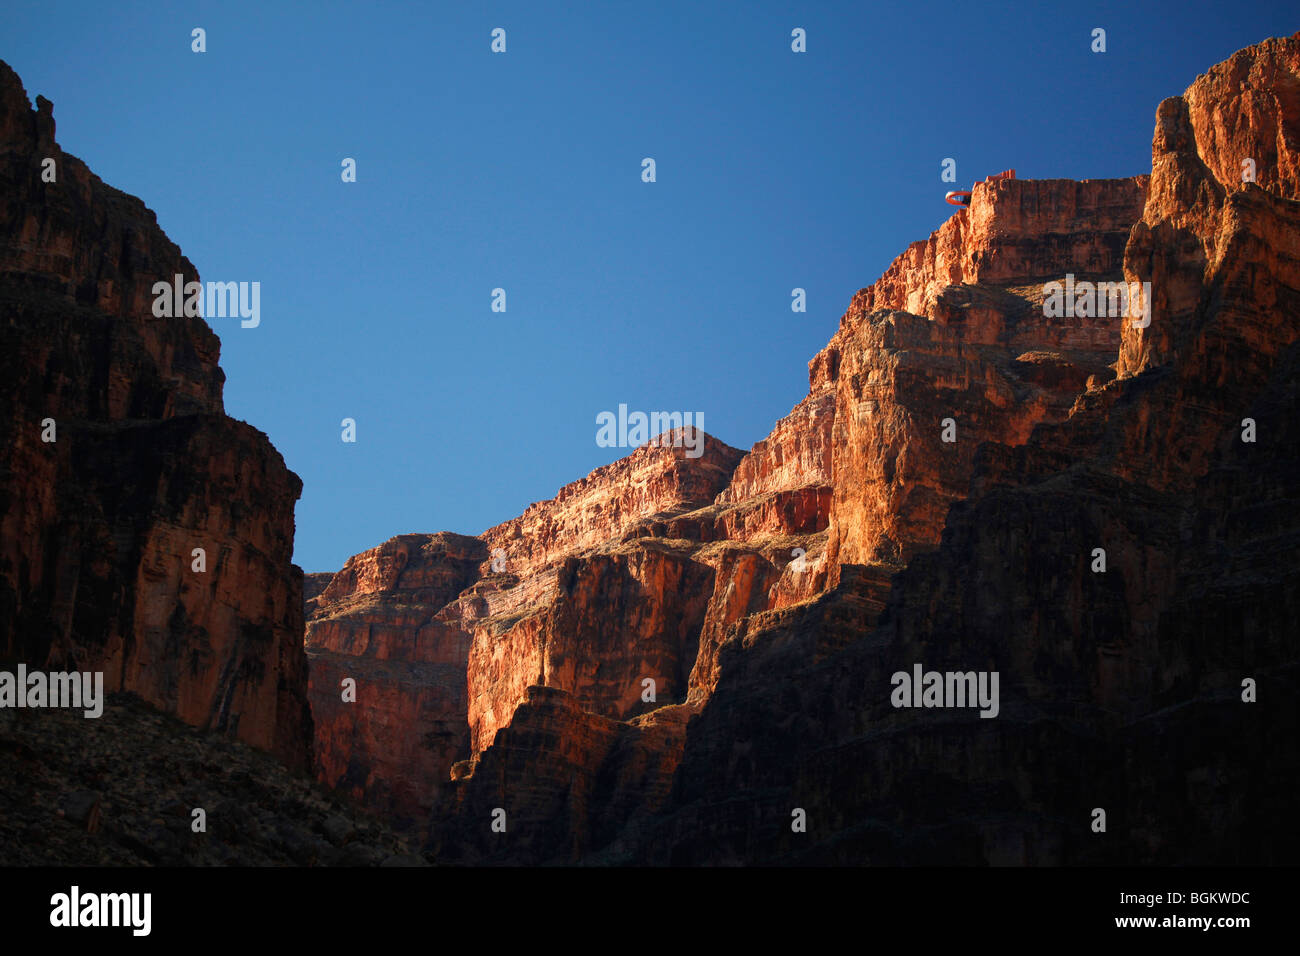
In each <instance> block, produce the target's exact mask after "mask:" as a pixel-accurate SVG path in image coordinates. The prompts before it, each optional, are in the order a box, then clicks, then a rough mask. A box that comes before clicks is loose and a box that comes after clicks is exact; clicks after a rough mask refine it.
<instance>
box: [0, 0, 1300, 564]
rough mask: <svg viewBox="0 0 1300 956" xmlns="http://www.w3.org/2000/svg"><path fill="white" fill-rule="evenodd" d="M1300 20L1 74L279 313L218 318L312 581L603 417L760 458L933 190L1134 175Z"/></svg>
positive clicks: (634, 27)
mask: <svg viewBox="0 0 1300 956" xmlns="http://www.w3.org/2000/svg"><path fill="white" fill-rule="evenodd" d="M1298 19H1300V18H1297V17H1296V15H1295V7H1294V4H1293V3H1253V4H1247V5H1241V4H1223V3H1181V2H1180V3H1155V4H1142V3H1137V4H1131V3H1103V4H1089V3H1071V4H1056V3H1053V4H1040V3H1023V4H1017V3H1012V4H956V3H954V4H924V3H906V4H893V5H889V6H888V7H877V6H876V5H874V4H868V3H842V4H840V3H712V4H692V3H680V4H679V3H665V2H655V3H622V2H615V3H599V4H597V3H581V4H558V3H556V4H547V3H518V4H513V3H484V4H478V3H457V4H394V3H367V4H364V5H358V6H357V7H355V8H354V7H351V6H349V5H345V4H332V3H313V4H302V5H290V4H274V3H268V4H265V5H264V4H260V3H249V4H245V3H229V2H227V3H193V4H184V3H179V4H166V5H164V4H141V3H130V2H125V3H111V4H101V3H59V2H55V0H36V2H27V0H6V2H5V10H4V15H3V20H0V58H3V59H5V60H7V61H8V62H9V63H10V65H11V66H13V67H14V69H15V70H17V71H18V73H19V75H20V76H21V77H22V78H23V81H24V85H25V86H26V88H27V92H28V95H29V96H30V97H33V98H34V97H35V96H36V94H38V93H41V94H44V95H45V96H47V97H49V98H50V99H51V100H53V101H54V105H55V109H54V115H55V119H56V121H57V123H58V138H59V142H60V144H61V145H62V146H63V148H64V149H65V150H67V151H68V152H71V153H73V154H74V155H77V156H79V157H80V158H82V159H83V160H85V161H86V162H87V163H88V164H89V166H90V167H91V169H93V170H94V171H95V172H96V173H98V174H99V175H100V176H101V177H102V178H103V179H104V180H105V181H106V182H108V183H110V184H112V185H114V186H116V187H118V188H119V189H122V190H125V191H126V192H129V193H132V194H135V195H138V196H140V197H141V198H142V199H143V200H144V201H145V203H146V204H147V205H148V206H149V207H150V208H152V209H153V210H154V211H156V212H157V214H158V219H159V222H160V223H161V224H162V227H163V229H165V230H166V232H167V233H168V235H169V236H170V237H171V238H172V239H173V240H175V241H176V242H177V243H178V244H179V245H180V246H181V248H182V249H183V250H184V252H185V254H186V255H187V256H188V257H189V258H190V260H191V261H193V262H194V263H195V265H196V266H197V268H198V269H199V272H200V275H201V276H202V278H203V279H205V280H222V281H225V280H232V281H239V280H243V281H258V282H260V283H261V325H260V326H259V327H258V328H256V329H243V328H241V327H240V325H239V322H238V320H237V319H212V320H211V324H212V325H213V327H214V329H215V330H216V332H217V333H218V334H219V335H220V336H221V341H222V360H221V364H222V367H223V368H224V369H225V371H226V375H227V381H226V389H225V400H226V409H227V411H228V412H229V414H231V415H232V416H234V417H236V418H241V419H244V420H246V421H248V422H251V423H252V424H253V425H255V426H256V427H258V428H260V429H262V430H263V431H265V432H266V433H267V434H268V435H269V436H270V438H271V440H272V441H273V442H274V444H275V446H276V447H277V448H278V449H279V450H280V451H281V453H282V454H283V455H284V457H285V459H286V461H287V462H288V464H289V467H290V468H292V469H293V470H294V471H296V472H297V473H298V474H299V475H300V476H301V477H302V479H303V483H304V490H303V496H302V499H301V501H300V502H299V503H298V510H297V549H296V558H295V559H296V560H297V562H298V563H299V564H301V565H302V566H303V567H304V568H305V569H306V570H308V571H325V570H335V569H337V568H338V567H339V566H340V565H341V564H342V563H343V561H344V560H345V559H346V558H347V557H348V556H349V555H351V554H354V553H356V552H358V551H361V550H364V549H366V548H368V547H371V546H373V545H375V544H378V543H380V542H381V541H384V540H385V539H387V538H389V537H391V536H392V535H394V534H399V533H402V532H407V531H437V530H444V529H446V530H453V531H460V532H464V533H470V534H473V533H477V532H480V531H482V530H483V529H485V528H487V527H489V526H491V525H493V524H496V523H497V522H499V521H503V520H505V519H507V518H510V517H512V516H514V515H516V514H518V513H519V512H521V511H522V510H523V509H524V508H525V507H526V506H527V505H528V504H529V503H530V502H532V501H538V500H542V499H545V498H549V497H551V496H553V495H554V493H555V492H556V491H557V490H558V489H559V487H560V486H561V485H563V484H565V483H567V482H569V481H573V480H575V479H577V478H580V477H582V476H583V475H585V474H586V473H587V472H589V471H591V470H592V469H593V468H596V467H599V466H600V465H603V464H607V463H608V462H610V461H613V460H614V459H616V458H618V457H621V456H622V455H624V454H626V453H627V450H626V449H615V448H602V447H599V446H598V445H597V444H596V440H595V438H596V416H597V415H598V414H599V413H600V412H601V411H605V410H611V411H615V412H616V411H617V409H618V406H619V404H620V403H625V404H627V406H628V407H629V409H631V410H643V411H646V412H650V411H654V410H665V411H693V412H699V413H702V414H703V415H704V428H705V430H706V431H708V432H710V433H711V434H714V435H716V436H718V437H719V438H721V439H722V440H723V441H725V442H728V443H729V444H732V445H735V446H737V447H741V448H746V449H747V448H749V446H750V445H752V444H753V443H754V442H756V441H758V440H760V439H762V438H763V437H764V436H766V435H767V433H768V431H769V430H770V429H771V427H772V425H773V423H774V422H775V421H776V420H777V419H778V418H780V417H782V416H783V415H785V414H787V413H788V412H789V410H790V409H791V408H792V407H793V406H794V405H795V404H796V403H797V402H798V401H799V400H800V399H801V398H802V397H803V396H804V394H806V392H807V362H808V360H809V359H810V358H811V357H812V356H813V355H814V354H815V353H816V352H817V351H818V350H819V349H820V348H822V346H824V345H825V344H826V342H827V340H828V339H829V338H830V337H831V335H832V334H833V333H834V331H835V329H836V327H837V325H838V321H839V318H840V316H841V315H842V314H843V312H844V309H845V308H846V307H847V305H848V302H849V300H850V298H851V297H852V295H853V293H854V292H855V291H856V290H858V289H860V288H862V287H864V286H866V285H869V284H870V283H871V282H873V281H874V280H875V279H876V278H877V277H878V276H879V275H880V273H881V272H882V271H883V270H884V269H885V268H886V266H888V264H889V262H890V261H891V260H892V259H893V258H894V257H895V256H896V255H898V254H899V253H900V252H901V251H902V250H903V249H904V248H905V247H906V245H907V244H908V243H909V242H912V241H914V240H917V239H922V238H925V237H926V236H927V235H928V234H929V233H930V232H931V231H932V230H934V229H936V228H937V227H938V226H939V225H940V224H941V223H942V222H943V221H944V220H945V219H946V218H947V217H948V216H949V215H950V214H951V212H952V210H951V207H949V206H947V205H945V204H944V202H943V199H942V197H943V193H944V192H945V191H947V190H948V189H951V188H953V187H952V186H951V185H948V184H945V183H942V182H941V181H940V164H941V162H942V160H943V159H944V158H946V157H952V158H954V159H956V160H957V176H958V188H969V184H970V183H971V182H972V181H974V180H976V179H982V178H983V177H984V176H986V175H988V174H990V173H994V172H998V171H1000V170H1002V169H1005V168H1007V167H1015V168H1016V169H1017V171H1018V174H1019V176H1020V177H1021V178H1034V179H1046V178H1054V177H1069V178H1075V179H1084V178H1104V177H1112V176H1127V175H1133V174H1135V173H1142V172H1149V171H1150V160H1151V152H1150V144H1151V133H1152V128H1153V125H1154V116H1155V109H1156V105H1157V104H1158V103H1159V101H1160V100H1161V99H1163V98H1165V97H1167V96H1171V95H1175V94H1178V93H1181V92H1182V91H1183V90H1184V89H1185V88H1186V87H1187V85H1188V84H1189V83H1191V81H1192V80H1193V79H1195V77H1196V76H1197V74H1198V73H1202V72H1204V71H1205V70H1206V69H1207V68H1208V67H1209V66H1211V65H1212V64H1214V63H1217V62H1219V61H1220V60H1223V59H1225V58H1226V57H1227V56H1229V55H1230V54H1231V53H1233V52H1234V51H1236V50H1238V49H1240V48H1241V47H1244V46H1248V45H1250V44H1252V43H1255V42H1258V41H1259V40H1261V39H1263V38H1265V37H1268V36H1284V35H1288V34H1290V33H1293V32H1295V30H1296V29H1297V25H1298V24H1297V20H1298ZM194 27H202V28H203V29H204V30H206V33H207V52H205V53H202V54H198V53H194V52H192V51H191V35H190V31H191V30H192V29H193V28H194ZM495 27H502V28H504V29H505V30H506V52H505V53H504V54H493V53H492V52H491V51H490V43H491V36H490V34H491V31H492V29H493V28H495ZM795 27H802V28H803V29H805V30H806V31H807V52H806V53H803V54H795V53H793V52H792V51H791V49H790V43H791V39H790V33H791V30H792V29H794V28H795ZM1094 27H1103V28H1105V29H1106V31H1107V52H1106V53H1104V54H1097V53H1093V52H1091V50H1090V43H1091V31H1092V29H1093V28H1094ZM344 157H352V158H355V159H356V161H357V182H356V183H349V184H345V183H343V182H342V181H341V178H340V171H341V166H340V164H341V162H342V160H343V158H344ZM644 157H653V158H654V159H655V162H656V174H657V181H656V182H655V183H643V182H642V181H641V161H642V159H643V158H644ZM498 287H500V288H503V289H505V290H506V307H507V311H506V312H505V313H494V312H492V311H491V294H492V290H493V289H494V288H498ZM795 287H801V288H804V289H806V290H807V312H806V313H803V314H796V313H793V312H791V309H790V301H791V298H790V295H791V290H792V289H793V288H795ZM348 417H350V418H353V419H355V420H356V422H357V441H356V443H355V444H346V443H344V442H343V441H341V438H340V435H341V427H340V422H341V421H342V419H344V418H348Z"/></svg>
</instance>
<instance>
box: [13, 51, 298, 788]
mask: <svg viewBox="0 0 1300 956" xmlns="http://www.w3.org/2000/svg"><path fill="white" fill-rule="evenodd" d="M37 102H38V109H36V110H32V109H31V108H30V106H29V104H28V101H27V96H26V93H25V92H24V90H23V88H22V84H21V82H20V81H19V79H18V77H17V76H16V75H15V74H14V73H13V71H12V70H11V69H9V67H8V66H7V65H5V64H3V63H0V315H3V324H0V340H2V341H0V429H3V434H0V443H2V444H3V446H4V448H5V456H4V460H3V462H2V463H0V654H3V655H4V656H5V657H7V658H11V659H18V660H22V661H25V662H26V663H28V665H29V666H31V667H34V668H37V669H50V670H63V669H79V670H102V671H104V672H105V684H106V687H107V688H108V689H110V690H121V691H131V692H134V693H136V694H138V695H139V696H140V697H142V698H143V699H145V700H146V701H148V702H150V703H151V704H153V705H155V706H157V707H159V708H161V709H163V710H165V711H167V712H170V713H174V714H176V715H177V716H178V717H180V718H182V719H183V720H185V721H187V722H189V723H191V724H194V725H196V726H199V727H202V728H210V729H215V730H220V731H224V732H227V733H229V734H231V735H233V736H236V737H238V738H239V739H241V740H243V741H245V742H247V743H250V744H253V745H255V746H257V747H261V748H263V749H266V750H270V751H272V752H274V753H275V754H277V755H278V756H279V757H280V758H281V759H283V760H284V761H286V762H287V763H289V764H290V765H292V766H296V767H305V766H308V765H309V764H310V759H311V735H312V732H311V718H310V712H309V709H308V706H307V698H306V688H307V673H306V659H305V657H304V655H303V651H302V644H301V633H302V615H303V605H302V596H301V595H302V575H301V572H300V571H299V570H298V569H297V568H295V567H294V566H293V565H292V564H291V561H290V559H291V556H292V552H293V531H294V522H293V508H294V502H295V501H296V500H297V498H298V496H299V493H300V491H301V487H302V486H301V482H300V481H299V480H298V478H297V476H296V475H294V474H293V473H292V472H290V471H289V470H288V469H287V468H286V467H285V464H284V461H283V459H282V458H281V457H280V455H279V454H278V453H277V452H276V451H275V449H274V448H273V447H272V446H271V445H270V443H269V442H268V441H267V439H266V436H265V435H263V434H262V433H261V432H258V431H257V430H255V429H253V428H252V427H250V426H248V425H246V424H244V423H242V422H236V421H233V420H231V419H229V418H227V417H226V416H225V415H224V413H223V409H222V402H221V390H222V383H223V381H224V376H223V374H222V372H221V369H220V368H219V367H218V365H217V359H218V356H219V352H220V343H219V340H218V339H217V336H216V335H215V334H214V333H213V332H212V330H211V329H210V328H209V327H208V326H207V325H206V324H205V323H204V321H203V320H202V319H198V318H183V317H182V318H169V319H160V318H156V317H154V315H153V312H152V304H153V295H152V287H153V284H154V283H155V282H157V281H159V280H166V281H169V282H170V281H171V280H172V279H173V277H174V276H175V275H177V274H180V275H182V276H184V277H185V279H186V281H191V280H197V275H196V274H195V270H194V267H193V266H192V265H191V264H190V263H189V261H188V260H186V259H185V258H184V256H182V255H181V252H180V250H179V249H178V248H177V247H176V246H175V244H173V243H172V242H171V241H170V240H168V238H167V237H166V235H164V234H163V232H162V230H161V229H159V228H158V224H157V220H156V217H155V216H154V214H153V213H152V212H150V211H149V210H148V209H147V208H146V207H145V206H144V204H143V203H142V202H140V200H138V199H136V198H134V197H132V196H127V195H125V194H124V193H121V192H118V191H117V190H115V189H113V188H112V187H110V186H107V185H105V184H104V183H103V182H101V181H100V180H99V178H98V177H96V176H95V175H94V174H92V173H91V172H90V171H89V170H88V169H87V168H86V166H85V165H84V164H83V163H81V162H80V161H79V160H77V159H76V158H75V157H73V156H69V155H68V154H66V153H64V152H63V151H62V150H60V149H59V147H58V145H57V144H56V143H55V141H54V120H53V115H52V107H51V105H50V103H49V101H47V100H44V99H43V98H39V97H38V100H37ZM47 158H48V159H53V160H54V166H53V169H54V170H55V181H54V182H46V181H43V178H42V172H43V170H44V169H45V168H46V167H45V165H44V162H43V161H44V160H45V159H47ZM50 429H53V431H51V430H50ZM45 437H52V438H53V439H54V440H53V441H45V440H43V438H45ZM195 549H202V550H203V564H204V569H203V570H196V569H195V568H196V561H197V560H198V559H197V557H196V555H195Z"/></svg>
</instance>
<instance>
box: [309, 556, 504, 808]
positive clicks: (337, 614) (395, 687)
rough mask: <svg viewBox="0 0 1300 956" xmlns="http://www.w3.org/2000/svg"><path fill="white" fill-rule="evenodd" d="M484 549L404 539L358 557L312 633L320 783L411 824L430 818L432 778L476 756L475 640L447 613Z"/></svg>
mask: <svg viewBox="0 0 1300 956" xmlns="http://www.w3.org/2000/svg"><path fill="white" fill-rule="evenodd" d="M484 553H485V549H484V547H483V543H482V542H481V541H479V540H478V539H477V538H468V537H465V536H463V535H456V534H436V535H424V534H405V535H401V536H399V537H396V538H393V539H392V540H391V541H388V542H386V543H384V544H382V545H380V546H379V547H377V548H372V549H371V550H369V551H366V552H364V553H362V554H359V555H356V556H355V557H352V558H350V559H348V561H347V563H346V564H345V565H344V567H343V569H342V570H341V571H339V572H338V574H336V575H334V577H333V579H332V580H331V582H330V583H329V585H328V586H327V587H325V588H324V590H323V591H322V593H321V594H320V596H319V597H318V598H317V599H316V602H317V605H316V608H315V610H314V611H313V616H312V620H311V622H310V624H309V626H308V628H307V639H306V644H307V655H308V659H309V661H310V668H309V670H310V674H311V707H312V714H313V718H314V721H315V727H316V767H317V775H318V777H319V778H320V779H321V780H322V781H323V782H325V783H328V784H329V785H331V786H333V787H335V788H337V789H340V790H343V791H344V792H346V793H347V794H348V795H350V796H352V797H354V798H356V799H358V800H360V801H362V802H363V803H366V804H367V805H369V806H373V807H375V808H378V809H382V810H384V811H385V812H388V813H390V814H393V815H394V816H395V817H396V818H398V819H400V820H402V821H410V820H413V819H417V818H423V817H424V816H425V815H427V813H428V810H429V807H430V805H431V803H430V801H431V800H432V797H433V787H432V786H431V781H438V780H443V779H445V778H446V775H447V772H448V769H449V768H450V767H451V765H452V764H453V763H454V762H455V761H457V760H463V759H465V758H466V757H467V756H468V755H469V752H468V743H469V734H468V729H467V726H466V721H465V712H466V686H465V662H466V658H467V655H468V653H469V643H470V636H469V634H468V633H467V632H466V631H464V630H463V629H461V628H459V627H456V626H455V624H454V622H452V623H449V622H447V621H446V620H444V619H443V618H442V617H440V616H439V614H438V612H439V611H441V610H442V609H443V608H444V607H446V606H447V604H448V603H449V602H451V601H452V600H453V599H454V598H455V597H456V596H457V595H458V594H460V592H461V591H462V590H464V589H465V588H466V587H467V586H468V585H469V584H470V583H471V582H472V581H473V580H474V579H475V578H476V577H477V571H478V566H479V564H480V562H481V561H482V560H483V557H484ZM345 680H350V681H351V682H352V686H351V688H348V687H347V686H346V685H345V684H344V681H345ZM348 690H351V693H345V692H346V691H348Z"/></svg>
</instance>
